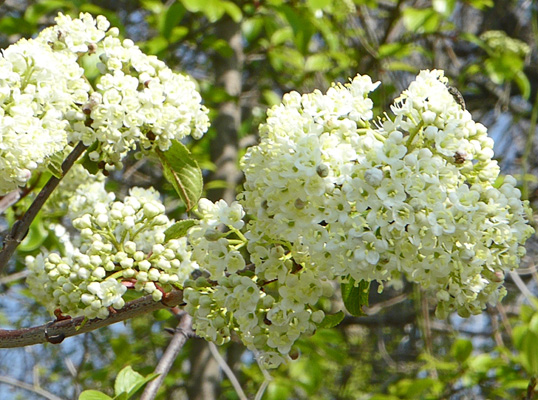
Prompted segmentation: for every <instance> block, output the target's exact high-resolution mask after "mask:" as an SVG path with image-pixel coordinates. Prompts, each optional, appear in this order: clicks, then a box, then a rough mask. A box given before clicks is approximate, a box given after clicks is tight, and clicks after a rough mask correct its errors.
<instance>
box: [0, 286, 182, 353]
mask: <svg viewBox="0 0 538 400" xmlns="http://www.w3.org/2000/svg"><path fill="white" fill-rule="evenodd" d="M182 301H183V291H182V290H179V289H174V290H172V291H171V292H169V293H167V294H166V296H165V297H164V298H163V300H162V301H160V302H157V301H154V300H153V298H152V297H151V295H148V296H144V297H141V298H139V299H136V300H133V301H130V302H128V303H126V304H125V306H124V307H123V308H122V309H121V310H114V311H115V312H111V313H110V314H109V316H108V317H107V318H105V319H99V318H95V319H91V320H89V321H87V322H86V323H85V324H84V325H83V324H82V322H83V321H84V317H78V318H71V319H66V320H62V321H53V322H51V323H48V324H45V325H41V326H35V327H32V328H23V329H16V330H0V348H13V347H23V346H30V345H34V344H39V343H46V342H49V343H54V344H58V343H61V342H62V341H63V340H64V339H65V338H67V337H71V336H76V335H80V334H82V333H86V332H91V331H94V330H96V329H99V328H102V327H104V326H108V325H112V324H115V323H116V322H121V321H125V320H127V319H130V318H134V317H136V316H139V315H142V314H145V313H148V312H152V311H156V310H159V309H161V308H167V307H174V306H177V305H178V304H180V303H181V302H182Z"/></svg>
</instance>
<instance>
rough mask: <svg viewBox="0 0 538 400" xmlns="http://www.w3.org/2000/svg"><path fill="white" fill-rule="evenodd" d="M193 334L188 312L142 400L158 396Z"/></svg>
mask: <svg viewBox="0 0 538 400" xmlns="http://www.w3.org/2000/svg"><path fill="white" fill-rule="evenodd" d="M192 336H193V331H192V317H191V316H190V315H189V314H187V313H186V312H184V313H182V314H181V316H180V320H179V324H178V325H177V328H176V329H175V332H174V336H173V337H172V340H171V341H170V344H169V345H168V347H167V348H166V350H165V352H164V354H163V356H162V357H161V359H160V360H159V363H158V364H157V367H155V373H156V374H159V376H158V377H157V378H155V379H154V380H152V381H151V382H149V383H148V385H147V386H146V388H145V389H144V393H142V397H140V400H153V399H154V398H155V396H157V392H158V391H159V388H160V387H161V385H162V383H163V381H164V378H166V375H168V372H169V371H170V368H171V367H172V364H173V363H174V361H175V359H176V357H177V355H178V354H179V352H180V351H181V349H182V348H183V346H184V345H185V343H186V342H187V339H189V338H190V337H192Z"/></svg>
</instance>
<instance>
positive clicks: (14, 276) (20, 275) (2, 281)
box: [0, 269, 30, 285]
mask: <svg viewBox="0 0 538 400" xmlns="http://www.w3.org/2000/svg"><path fill="white" fill-rule="evenodd" d="M29 274H30V270H27V269H25V270H24V271H20V272H15V273H13V274H11V275H6V276H3V277H1V278H0V285H5V284H7V283H10V282H15V281H18V280H20V279H24V278H26V277H27V276H28V275H29Z"/></svg>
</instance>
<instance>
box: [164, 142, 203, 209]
mask: <svg viewBox="0 0 538 400" xmlns="http://www.w3.org/2000/svg"><path fill="white" fill-rule="evenodd" d="M156 153H157V155H158V157H159V159H160V161H161V165H162V166H163V172H164V176H165V178H166V179H167V180H168V182H170V183H171V184H172V186H173V187H174V189H175V190H176V192H177V194H178V195H179V197H180V198H181V200H183V202H184V203H185V206H186V207H187V211H189V210H190V209H191V208H193V207H194V206H195V205H196V203H197V202H198V199H199V198H200V196H201V195H202V186H203V179H202V171H201V170H200V167H198V163H197V162H196V161H195V160H194V159H193V158H192V157H191V153H190V152H189V150H188V149H187V148H186V147H185V146H184V145H183V144H182V143H180V142H178V141H177V140H172V146H170V148H169V149H168V151H165V152H163V151H161V150H159V149H156Z"/></svg>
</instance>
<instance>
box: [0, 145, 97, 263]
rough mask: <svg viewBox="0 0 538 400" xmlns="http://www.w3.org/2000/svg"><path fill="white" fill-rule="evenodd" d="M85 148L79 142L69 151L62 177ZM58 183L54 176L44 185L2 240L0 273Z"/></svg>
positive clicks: (58, 180)
mask: <svg viewBox="0 0 538 400" xmlns="http://www.w3.org/2000/svg"><path fill="white" fill-rule="evenodd" d="M86 148H87V146H85V145H84V144H83V143H82V142H79V143H78V144H77V145H76V146H75V148H74V149H73V151H71V153H70V154H69V155H68V156H67V158H66V159H65V161H64V162H63V164H62V171H63V175H65V174H66V173H67V171H69V169H70V168H71V167H72V166H73V164H74V163H75V161H76V160H77V159H78V158H79V157H80V155H81V154H82V153H84V151H85V150H86ZM59 183H60V179H58V178H56V177H55V176H52V177H51V178H50V179H49V181H48V182H47V183H46V184H45V186H44V187H43V189H41V192H39V194H38V195H37V197H36V198H35V200H34V202H33V203H32V205H30V207H29V208H28V210H27V211H26V212H25V213H24V215H23V216H22V218H21V219H20V220H18V221H16V222H15V223H14V224H13V227H12V228H11V232H10V233H9V234H7V236H6V237H5V238H4V247H2V250H1V251H0V272H2V270H3V269H4V268H5V267H6V265H7V263H8V261H9V260H10V259H11V256H12V255H13V253H14V252H15V250H16V249H17V247H18V246H19V244H20V243H21V242H22V240H23V239H24V237H25V236H26V234H27V232H28V229H29V228H30V225H31V224H32V221H33V220H34V219H35V217H36V215H37V214H38V213H39V211H40V210H41V208H42V207H43V205H44V204H45V202H46V201H47V199H48V198H49V196H50V195H51V193H52V192H53V191H54V189H56V187H57V186H58V184H59Z"/></svg>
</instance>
